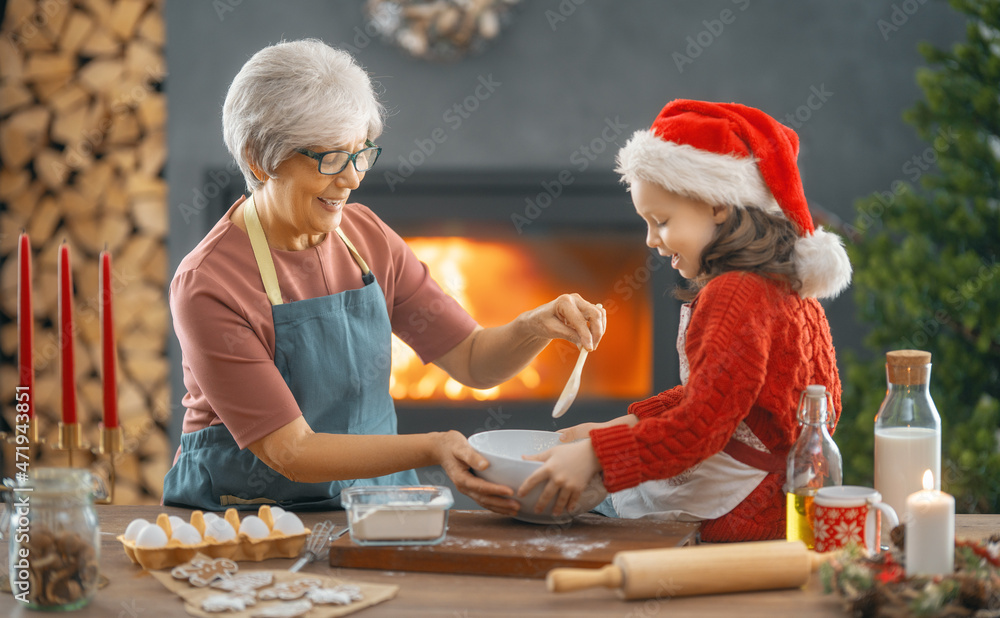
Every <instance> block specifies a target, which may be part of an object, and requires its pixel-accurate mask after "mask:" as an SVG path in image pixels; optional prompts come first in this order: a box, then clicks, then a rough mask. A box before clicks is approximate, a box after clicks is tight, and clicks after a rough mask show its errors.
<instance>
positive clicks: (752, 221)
mask: <svg viewBox="0 0 1000 618" xmlns="http://www.w3.org/2000/svg"><path fill="white" fill-rule="evenodd" d="M726 208H728V209H729V216H728V217H727V218H726V220H725V221H723V222H722V223H720V224H719V227H718V228H717V229H716V230H715V238H714V239H713V240H712V241H711V242H710V243H708V245H707V246H706V247H705V250H704V251H702V254H701V263H700V267H701V268H700V270H699V273H698V276H696V277H695V278H694V279H691V280H690V282H689V284H688V286H687V287H678V288H677V289H675V290H674V296H676V297H677V298H679V299H680V300H683V301H685V302H690V301H692V300H694V298H695V296H697V295H698V292H699V291H700V290H701V289H702V288H703V287H705V285H706V284H708V282H709V281H711V280H712V279H714V278H715V277H718V276H719V275H721V274H723V273H726V272H730V271H737V270H738V271H743V272H751V273H757V274H759V275H762V276H764V277H768V278H770V279H775V280H777V281H782V282H784V283H786V284H787V285H788V286H789V287H790V288H791V289H793V290H798V289H800V288H801V287H802V282H801V281H800V280H799V278H798V276H797V275H796V273H795V264H794V262H792V250H793V249H794V247H795V241H796V240H798V237H799V235H798V232H797V231H796V229H795V224H794V223H792V222H791V221H789V220H788V219H785V218H784V217H779V216H778V215H773V214H770V213H767V212H764V211H763V210H761V209H760V208H734V207H729V206H727V207H726Z"/></svg>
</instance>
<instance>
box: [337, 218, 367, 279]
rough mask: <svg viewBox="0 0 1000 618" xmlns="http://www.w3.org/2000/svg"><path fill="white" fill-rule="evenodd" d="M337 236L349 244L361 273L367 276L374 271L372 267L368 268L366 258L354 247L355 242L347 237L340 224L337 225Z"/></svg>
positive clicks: (348, 248) (349, 249) (348, 246)
mask: <svg viewBox="0 0 1000 618" xmlns="http://www.w3.org/2000/svg"><path fill="white" fill-rule="evenodd" d="M337 236H340V239H341V240H342V241H344V244H345V245H347V250H348V251H350V252H351V256H352V257H353V258H354V261H355V262H357V263H358V266H359V267H360V268H361V274H362V275H364V276H365V278H367V277H368V276H369V275H370V274H371V272H372V271H371V269H370V268H368V264H367V263H366V262H365V259H364V258H363V257H361V254H360V253H358V250H357V249H355V248H354V243H352V242H351V239H350V238H348V237H347V234H345V233H344V230H342V229H340V227H339V226H338V227H337Z"/></svg>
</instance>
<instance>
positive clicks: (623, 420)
mask: <svg viewBox="0 0 1000 618" xmlns="http://www.w3.org/2000/svg"><path fill="white" fill-rule="evenodd" d="M638 422H639V419H638V417H636V416H635V415H634V414H626V415H625V416H620V417H618V418H613V419H611V420H610V421H605V422H603V423H580V424H579V425H574V426H572V427H567V428H565V429H560V430H558V431H557V432H556V433H558V434H559V441H560V442H576V441H577V440H583V439H585V438H589V437H590V432H591V431H593V430H595V429H604V428H605V427H614V426H615V425H628V426H629V427H634V426H635V424H636V423H638Z"/></svg>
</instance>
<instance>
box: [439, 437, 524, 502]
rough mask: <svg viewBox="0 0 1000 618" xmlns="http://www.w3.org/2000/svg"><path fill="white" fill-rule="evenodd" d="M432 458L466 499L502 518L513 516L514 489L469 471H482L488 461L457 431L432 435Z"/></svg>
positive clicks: (486, 466) (487, 465)
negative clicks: (433, 452) (433, 442)
mask: <svg viewBox="0 0 1000 618" xmlns="http://www.w3.org/2000/svg"><path fill="white" fill-rule="evenodd" d="M435 437H436V438H439V439H436V440H435V450H436V452H435V459H436V461H437V463H438V465H440V466H441V468H442V469H443V470H444V472H445V474H447V475H448V478H450V479H451V480H452V482H453V483H455V487H456V489H458V491H460V492H462V493H463V494H465V495H467V496H469V497H470V498H472V499H473V500H475V501H476V503H477V504H479V505H480V506H482V507H483V508H487V509H489V510H491V511H495V512H497V513H500V514H501V515H516V514H517V511H518V509H519V508H520V505H519V504H518V503H517V501H516V500H514V499H513V497H512V496H513V495H514V490H513V489H511V488H510V487H507V486H505V485H497V484H496V483H490V482H489V481H486V480H483V479H481V478H479V477H477V476H475V475H474V474H472V473H471V472H469V468H472V469H474V470H485V469H486V468H488V467H489V465H490V462H488V461H487V460H486V458H485V457H483V456H482V455H480V454H479V453H477V452H476V450H475V449H474V448H472V446H471V445H470V444H469V441H468V440H466V439H465V436H463V435H462V434H460V433H459V432H457V431H449V432H447V433H441V434H435Z"/></svg>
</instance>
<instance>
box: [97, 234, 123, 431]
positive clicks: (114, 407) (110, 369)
mask: <svg viewBox="0 0 1000 618" xmlns="http://www.w3.org/2000/svg"><path fill="white" fill-rule="evenodd" d="M98 279H99V281H98V285H99V286H100V289H101V311H100V314H101V373H102V376H103V378H104V427H105V428H106V429H114V428H115V427H117V426H118V391H117V389H116V383H115V325H114V317H113V314H112V311H111V254H110V253H108V251H107V249H105V250H104V251H101V272H100V275H99V276H98Z"/></svg>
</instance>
